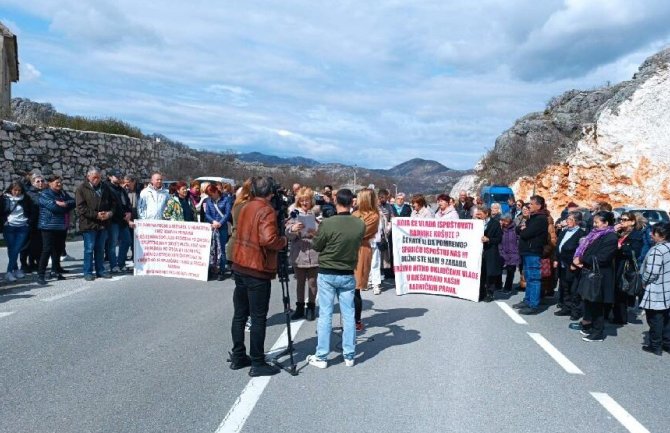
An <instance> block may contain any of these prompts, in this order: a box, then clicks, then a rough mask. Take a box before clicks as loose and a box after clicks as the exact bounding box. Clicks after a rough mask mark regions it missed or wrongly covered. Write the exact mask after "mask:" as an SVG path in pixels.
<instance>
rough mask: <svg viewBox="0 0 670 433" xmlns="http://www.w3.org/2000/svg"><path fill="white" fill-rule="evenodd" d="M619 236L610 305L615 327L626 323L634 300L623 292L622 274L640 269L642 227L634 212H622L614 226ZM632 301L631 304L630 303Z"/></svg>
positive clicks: (606, 312) (606, 315)
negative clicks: (612, 297)
mask: <svg viewBox="0 0 670 433" xmlns="http://www.w3.org/2000/svg"><path fill="white" fill-rule="evenodd" d="M614 230H615V231H616V232H617V234H618V235H619V242H618V249H617V252H616V254H615V256H614V269H615V277H614V281H615V284H614V303H613V304H612V305H611V310H612V319H611V322H612V323H614V324H616V325H625V324H627V323H628V305H629V303H630V304H633V302H634V300H632V299H629V296H628V294H626V292H624V291H623V282H624V272H625V270H626V269H627V268H630V269H634V268H635V269H638V270H639V269H640V268H639V267H638V264H637V258H638V257H639V256H640V251H641V250H642V246H643V243H644V241H643V238H644V235H645V232H644V227H643V226H642V224H638V221H637V215H635V213H634V212H624V213H623V214H622V215H621V218H620V219H619V223H618V224H617V225H615V226H614ZM631 301H632V302H631ZM609 310H610V306H607V307H605V319H607V318H609V313H610V311H609Z"/></svg>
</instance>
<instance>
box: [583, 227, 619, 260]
mask: <svg viewBox="0 0 670 433" xmlns="http://www.w3.org/2000/svg"><path fill="white" fill-rule="evenodd" d="M608 233H614V227H611V226H607V227H605V228H602V229H593V230H591V233H589V234H588V235H586V237H584V238H583V240H582V241H581V242H580V243H579V246H578V247H577V251H575V257H579V258H582V257H583V256H584V252H585V251H586V249H587V248H588V247H590V246H591V245H592V244H593V243H594V242H595V241H597V240H598V239H600V238H601V237H603V236H605V235H606V234H608Z"/></svg>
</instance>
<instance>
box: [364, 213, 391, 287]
mask: <svg viewBox="0 0 670 433" xmlns="http://www.w3.org/2000/svg"><path fill="white" fill-rule="evenodd" d="M387 224H388V223H387V222H386V217H385V216H384V214H383V213H382V211H381V210H380V211H379V224H378V226H377V234H375V237H374V238H373V239H371V240H370V249H371V251H372V260H371V261H370V277H369V279H368V289H372V293H373V294H374V295H381V293H382V269H381V267H382V252H386V251H387V250H388V245H389V243H388V240H387V235H386V226H387Z"/></svg>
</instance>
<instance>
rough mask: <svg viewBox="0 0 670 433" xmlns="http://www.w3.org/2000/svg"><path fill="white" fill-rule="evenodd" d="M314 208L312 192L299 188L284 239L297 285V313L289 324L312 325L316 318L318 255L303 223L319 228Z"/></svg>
mask: <svg viewBox="0 0 670 433" xmlns="http://www.w3.org/2000/svg"><path fill="white" fill-rule="evenodd" d="M313 208H314V191H312V189H311V188H307V187H302V188H300V189H299V190H298V191H296V196H295V208H294V210H293V211H292V212H291V214H292V218H291V219H289V220H288V221H287V222H286V235H287V236H288V240H289V242H290V246H291V247H290V254H289V260H290V262H291V264H292V266H293V273H294V275H295V281H296V309H295V312H294V313H293V315H292V316H291V319H292V320H298V319H302V318H303V317H306V318H307V320H309V321H312V320H314V319H315V318H316V290H317V285H316V278H317V274H318V268H319V253H317V252H316V250H315V249H314V248H313V247H312V238H313V237H314V234H313V232H308V231H307V229H308V227H306V226H305V224H304V223H303V221H307V220H311V221H312V222H313V224H314V228H315V227H317V226H318V222H317V220H316V214H315V213H314V211H313ZM305 283H307V287H308V293H309V294H308V300H307V314H305Z"/></svg>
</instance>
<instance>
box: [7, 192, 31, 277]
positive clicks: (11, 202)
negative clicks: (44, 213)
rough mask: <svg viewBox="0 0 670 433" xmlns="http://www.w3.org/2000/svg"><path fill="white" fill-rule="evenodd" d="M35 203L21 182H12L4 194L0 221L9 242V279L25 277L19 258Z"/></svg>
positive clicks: (28, 232) (27, 233) (28, 231)
mask: <svg viewBox="0 0 670 433" xmlns="http://www.w3.org/2000/svg"><path fill="white" fill-rule="evenodd" d="M32 211H33V204H32V200H31V199H30V196H29V195H28V194H26V193H25V191H24V189H23V184H22V183H21V182H12V183H11V184H10V185H9V188H7V191H6V192H5V194H4V195H3V196H2V202H1V203H0V221H1V224H2V233H3V236H4V239H5V242H6V244H7V257H8V259H9V262H8V263H7V274H6V275H5V278H6V279H7V281H10V282H14V281H16V280H17V279H21V278H23V277H25V273H24V272H23V271H22V270H20V269H19V266H18V259H19V253H20V252H21V249H22V248H23V247H24V246H25V245H26V242H27V240H28V235H29V234H30V220H31V213H32Z"/></svg>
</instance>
